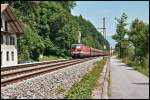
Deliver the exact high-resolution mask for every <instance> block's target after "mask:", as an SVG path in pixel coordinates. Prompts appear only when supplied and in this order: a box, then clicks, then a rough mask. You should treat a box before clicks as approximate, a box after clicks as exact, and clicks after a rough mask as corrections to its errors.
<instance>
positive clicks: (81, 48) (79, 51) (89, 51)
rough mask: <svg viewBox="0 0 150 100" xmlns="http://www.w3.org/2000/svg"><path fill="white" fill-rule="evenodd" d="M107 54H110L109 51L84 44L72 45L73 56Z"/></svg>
mask: <svg viewBox="0 0 150 100" xmlns="http://www.w3.org/2000/svg"><path fill="white" fill-rule="evenodd" d="M106 55H108V53H106V52H104V51H103V50H98V49H94V48H92V47H89V46H86V45H84V44H72V46H71V57H72V58H83V57H95V56H106Z"/></svg>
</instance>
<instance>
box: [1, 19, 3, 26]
mask: <svg viewBox="0 0 150 100" xmlns="http://www.w3.org/2000/svg"><path fill="white" fill-rule="evenodd" d="M2 27H3V22H2V18H1V28H2Z"/></svg>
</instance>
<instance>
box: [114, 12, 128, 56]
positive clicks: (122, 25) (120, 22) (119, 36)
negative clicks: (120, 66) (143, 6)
mask: <svg viewBox="0 0 150 100" xmlns="http://www.w3.org/2000/svg"><path fill="white" fill-rule="evenodd" d="M115 19H116V21H117V28H116V34H115V35H113V36H112V38H113V39H114V40H116V41H117V45H116V46H117V48H116V50H117V51H118V54H119V57H120V58H122V57H123V55H124V50H125V49H124V47H123V45H121V44H122V42H123V40H124V36H125V34H127V29H126V26H127V25H128V24H127V15H126V14H125V13H123V14H122V16H121V18H115Z"/></svg>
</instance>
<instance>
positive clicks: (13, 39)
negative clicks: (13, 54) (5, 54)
mask: <svg viewBox="0 0 150 100" xmlns="http://www.w3.org/2000/svg"><path fill="white" fill-rule="evenodd" d="M13 45H15V37H13Z"/></svg>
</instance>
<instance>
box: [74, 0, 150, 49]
mask: <svg viewBox="0 0 150 100" xmlns="http://www.w3.org/2000/svg"><path fill="white" fill-rule="evenodd" d="M76 3H77V5H76V6H75V8H73V9H72V11H71V13H72V14H73V15H75V16H79V15H80V14H81V15H82V17H84V18H85V19H86V20H89V21H90V22H92V24H93V25H94V26H95V27H96V28H97V29H98V28H101V27H102V25H103V21H102V19H103V17H105V22H106V39H107V40H108V41H109V43H110V45H111V47H113V48H114V47H115V44H116V42H115V41H114V40H113V39H112V35H113V34H115V31H116V20H115V17H117V18H119V17H120V16H121V15H122V13H123V12H124V13H126V14H127V16H128V19H127V22H128V23H129V24H130V23H131V22H132V21H133V20H134V19H135V18H138V19H140V20H142V21H144V22H145V23H149V2H148V1H76ZM127 28H129V26H127ZM98 31H102V30H99V29H98Z"/></svg>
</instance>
